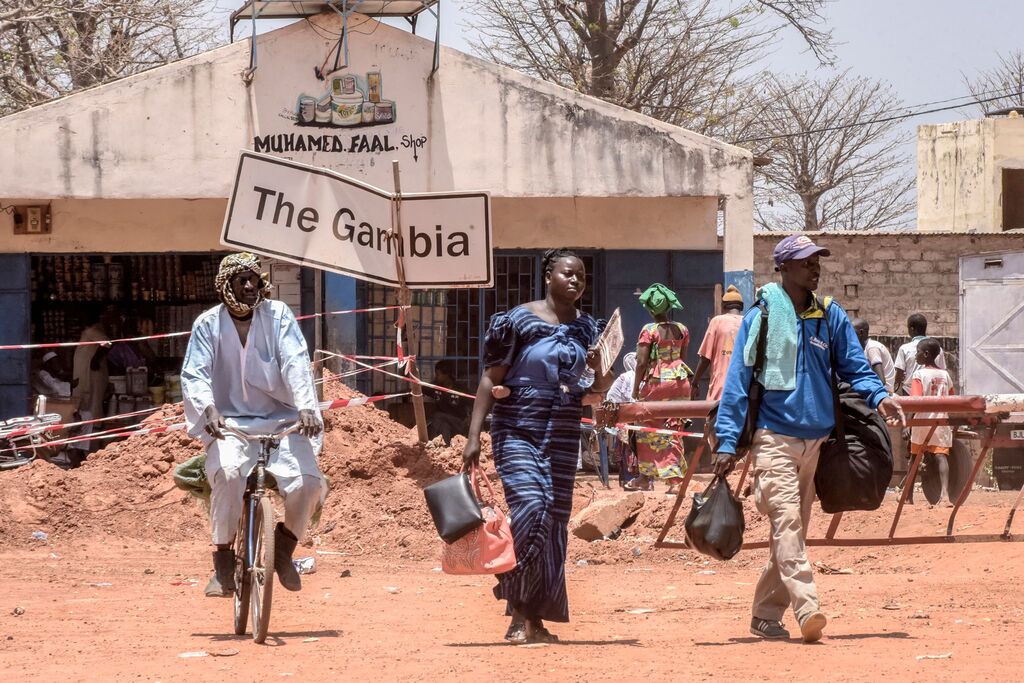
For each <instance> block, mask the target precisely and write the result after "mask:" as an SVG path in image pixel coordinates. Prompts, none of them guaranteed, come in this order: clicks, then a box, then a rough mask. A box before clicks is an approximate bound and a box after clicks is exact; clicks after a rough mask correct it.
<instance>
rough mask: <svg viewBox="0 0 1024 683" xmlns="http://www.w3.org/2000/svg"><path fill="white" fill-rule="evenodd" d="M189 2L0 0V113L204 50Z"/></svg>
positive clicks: (199, 9) (204, 29)
mask: <svg viewBox="0 0 1024 683" xmlns="http://www.w3.org/2000/svg"><path fill="white" fill-rule="evenodd" d="M211 12H212V8H211V7H209V6H208V5H206V4H204V3H197V2H193V1H192V0H0V115H2V114H6V113H10V112H12V111H17V110H19V109H23V108H25V107H29V106H32V105H33V104H36V103H39V102H43V101H45V100H48V99H51V98H53V97H57V96H59V95H63V94H66V93H69V92H72V91H75V90H79V89H81V88H87V87H90V86H93V85H97V84H99V83H103V82H105V81H108V80H111V79H114V78H118V77H121V76H127V75H130V74H133V73H137V72H139V71H142V70H144V69H148V68H150V67H153V66H159V65H160V64H165V63H167V62H170V61H173V60H175V59H181V58H183V57H187V56H189V55H192V54H195V53H197V52H201V51H203V50H205V49H208V48H209V47H211V46H212V45H213V44H215V43H216V41H217V38H218V35H219V34H220V33H221V32H220V31H219V28H218V27H217V26H216V25H215V23H214V22H213V21H212V17H211Z"/></svg>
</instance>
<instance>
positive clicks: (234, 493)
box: [181, 252, 324, 597]
mask: <svg viewBox="0 0 1024 683" xmlns="http://www.w3.org/2000/svg"><path fill="white" fill-rule="evenodd" d="M215 286H216V288H217V293H218V295H219V296H220V299H221V302H222V303H221V304H219V305H217V306H215V307H213V308H211V309H210V310H208V311H205V312H204V313H203V314H202V315H200V316H199V317H198V318H197V319H196V321H195V323H194V324H193V326H192V336H191V338H190V339H189V344H188V350H187V351H186V353H185V362H184V365H183V367H182V370H181V388H182V394H183V398H184V405H185V420H186V422H187V425H188V430H189V434H191V435H192V436H195V437H198V438H200V439H201V440H202V441H203V445H204V446H205V448H206V455H207V457H206V478H207V480H208V481H209V482H210V486H211V488H212V492H211V495H210V521H211V527H212V535H213V544H214V545H215V546H216V548H217V549H216V551H215V552H214V553H213V567H214V574H213V576H212V577H211V578H210V582H209V583H208V584H207V586H206V595H207V596H208V597H230V596H231V595H232V594H233V592H234V590H235V578H234V571H235V551H234V549H233V542H234V537H235V533H236V530H237V529H238V522H239V519H240V518H241V515H242V497H243V494H244V491H245V482H246V479H247V477H248V476H249V472H250V471H251V470H252V468H253V466H254V464H255V462H256V456H257V452H258V444H255V443H250V442H247V441H243V440H242V439H240V438H238V437H237V436H235V435H233V434H231V433H229V432H227V431H225V427H226V426H229V425H230V426H232V427H236V428H240V429H242V430H243V431H248V432H253V431H257V432H273V431H275V430H276V429H278V428H279V427H280V426H281V425H282V424H285V423H289V422H296V421H298V422H299V424H300V429H299V430H298V432H295V433H292V434H290V435H288V436H287V437H285V438H284V439H282V440H281V445H280V448H279V449H278V450H277V451H276V452H275V453H274V454H272V455H271V457H270V462H269V465H268V467H267V471H268V472H269V473H270V474H272V475H274V479H275V480H276V482H277V489H278V491H279V492H280V493H281V495H282V496H283V497H284V509H285V515H284V522H283V523H278V525H277V527H276V529H275V532H274V536H275V539H274V571H275V572H276V573H277V576H278V577H279V578H280V581H281V585H282V586H284V587H285V588H286V589H288V590H291V591H297V590H300V589H301V588H302V581H301V579H300V578H299V573H298V571H297V570H296V569H295V566H294V565H293V564H292V554H293V553H294V552H295V545H296V544H297V543H298V540H299V538H301V536H302V534H303V532H304V531H305V529H306V526H307V525H308V524H309V520H310V518H311V517H312V515H313V512H314V511H315V509H316V506H317V504H318V503H319V502H320V500H321V491H322V490H323V488H324V484H323V475H322V474H321V473H320V468H319V467H318V466H317V461H316V458H317V454H318V453H319V452H320V447H321V445H322V437H321V436H320V433H321V431H322V428H323V424H322V422H321V419H320V406H319V404H318V402H317V396H316V391H315V389H314V384H313V374H312V371H311V369H310V363H309V353H308V351H307V348H306V341H305V339H304V338H303V336H302V333H301V332H300V331H299V325H298V323H297V322H296V320H295V316H294V315H292V312H291V310H290V309H289V308H288V306H287V305H285V304H284V303H282V302H280V301H273V300H270V299H267V298H266V295H267V294H268V293H269V290H270V285H269V282H268V280H267V278H266V276H261V275H260V261H259V258H258V257H256V256H255V255H253V254H250V253H245V252H243V253H239V254H232V255H230V256H227V257H225V258H224V259H223V260H222V261H221V264H220V270H219V272H218V273H217V277H216V279H215Z"/></svg>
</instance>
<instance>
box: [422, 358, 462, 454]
mask: <svg viewBox="0 0 1024 683" xmlns="http://www.w3.org/2000/svg"><path fill="white" fill-rule="evenodd" d="M433 384H436V385H437V386H439V387H444V388H445V389H451V390H452V391H459V392H462V393H466V390H465V389H464V388H463V387H462V386H460V385H459V383H458V382H456V381H455V366H454V364H453V363H452V362H451V361H450V360H448V359H443V360H439V361H437V363H435V364H434V381H433ZM423 393H424V394H426V395H427V396H429V397H430V398H432V399H433V400H434V411H433V413H432V414H431V416H430V421H429V422H428V423H427V428H428V432H429V435H430V438H435V437H437V436H440V437H441V439H442V440H444V443H445V445H447V444H450V443H451V442H452V437H454V436H455V435H456V434H462V435H465V434H466V432H467V431H468V429H469V410H470V408H469V401H470V400H471V399H468V398H466V397H465V396H459V395H458V394H453V393H450V392H447V391H440V390H438V389H431V388H430V387H426V388H424V390H423Z"/></svg>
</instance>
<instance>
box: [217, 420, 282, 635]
mask: <svg viewBox="0 0 1024 683" xmlns="http://www.w3.org/2000/svg"><path fill="white" fill-rule="evenodd" d="M298 429H299V423H298V422H296V423H294V424H293V425H292V426H290V427H288V428H287V429H285V430H284V431H281V432H277V433H275V434H246V433H245V432H243V431H241V430H239V429H236V428H234V427H230V426H225V427H223V430H224V431H225V432H229V433H231V434H234V435H235V436H237V437H238V438H240V439H242V440H243V441H258V442H259V444H260V452H259V454H258V455H257V456H256V465H255V466H254V467H253V469H252V472H251V473H249V478H248V479H247V480H246V484H245V493H244V494H243V498H242V518H241V519H240V520H239V521H238V533H237V534H235V596H234V628H235V635H238V636H241V635H245V625H246V621H247V616H249V617H251V619H252V639H253V641H254V642H255V643H262V642H263V641H265V640H266V639H267V629H268V628H269V626H270V606H271V600H272V599H273V593H274V506H273V505H272V504H271V502H270V496H269V495H267V494H268V491H267V487H266V467H267V462H268V461H269V460H270V454H271V453H272V452H273V451H274V449H276V448H277V447H278V446H280V445H281V439H282V438H283V437H285V436H287V435H289V434H291V433H292V432H294V431H296V430H298ZM247 612H248V613H249V614H248V615H247V614H246V613H247Z"/></svg>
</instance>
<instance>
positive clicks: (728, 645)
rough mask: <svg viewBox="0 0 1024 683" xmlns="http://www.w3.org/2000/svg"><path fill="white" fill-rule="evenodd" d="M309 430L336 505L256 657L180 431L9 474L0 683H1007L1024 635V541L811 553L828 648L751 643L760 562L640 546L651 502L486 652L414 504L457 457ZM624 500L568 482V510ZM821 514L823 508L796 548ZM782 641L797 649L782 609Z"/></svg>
mask: <svg viewBox="0 0 1024 683" xmlns="http://www.w3.org/2000/svg"><path fill="white" fill-rule="evenodd" d="M334 392H335V395H336V396H350V395H356V394H354V392H351V391H350V390H348V389H346V388H344V387H335V388H334ZM179 420H180V409H176V408H174V407H172V406H166V407H165V408H164V410H162V411H161V412H160V413H158V414H156V415H154V416H153V417H152V418H150V420H149V421H151V422H156V423H161V422H166V423H174V422H176V421H179ZM326 429H327V434H326V438H325V445H324V450H323V453H322V454H321V458H320V463H321V468H322V469H323V471H324V472H325V474H327V475H328V476H329V477H330V480H331V487H332V491H331V495H330V497H329V498H328V500H327V503H326V505H325V508H324V511H323V516H322V519H321V523H320V526H319V527H318V528H317V529H316V530H315V531H314V532H313V533H312V534H310V535H309V536H308V538H307V539H306V541H305V543H304V545H303V546H302V547H300V549H299V551H298V553H297V555H299V556H310V555H312V556H315V557H316V559H317V564H318V569H317V572H316V573H315V574H312V575H307V576H305V577H303V582H304V585H305V588H304V590H303V591H302V592H301V593H298V594H294V593H288V592H287V591H284V590H282V589H280V588H278V589H277V591H276V592H275V601H274V607H273V612H272V618H271V625H270V630H271V635H270V637H269V638H268V640H267V643H266V644H265V645H255V644H253V643H252V641H251V639H249V638H248V637H236V636H234V635H232V634H231V602H230V601H228V600H218V599H209V598H205V597H203V595H202V589H203V587H204V586H205V584H206V581H207V579H208V577H209V572H210V555H209V552H210V547H209V545H207V533H208V531H207V521H206V519H205V512H204V510H203V508H202V507H201V506H200V505H199V504H197V503H196V502H195V501H194V500H192V499H191V498H190V497H189V496H188V495H187V494H185V493H184V492H183V491H181V490H179V489H177V488H175V486H174V483H173V479H172V475H173V471H174V466H175V465H176V464H178V463H181V462H183V461H184V460H186V459H188V458H189V457H192V456H193V455H195V454H196V453H198V452H199V445H198V443H196V442H195V441H193V440H192V439H190V438H189V437H188V436H187V435H186V434H185V433H184V432H171V433H166V434H151V435H147V436H139V437H133V438H131V439H127V440H125V441H122V442H119V443H115V444H111V445H109V446H108V447H107V448H105V449H103V450H102V451H100V452H98V453H95V454H93V455H91V456H90V457H89V459H88V460H87V461H86V462H85V464H84V465H83V466H82V467H81V468H79V469H76V470H71V471H63V470H60V469H58V468H56V467H54V466H52V465H49V464H48V463H45V462H36V463H33V464H32V465H30V466H27V467H23V468H20V469H17V470H14V471H11V472H5V473H3V475H2V476H0V671H2V672H3V673H2V674H0V680H33V681H34V680H40V681H61V682H62V683H65V682H69V681H129V680H130V681H219V682H224V683H227V682H233V681H254V680H278V679H285V680H287V679H293V680H304V681H321V680H343V681H370V680H372V681H378V682H379V681H393V680H394V681H406V680H410V681H419V680H433V681H448V680H474V679H475V680H488V681H489V680H495V679H500V680H508V681H520V680H525V681H532V680H538V681H539V680H544V681H624V680H640V679H646V680H657V681H661V680H684V681H691V680H693V681H701V680H711V679H714V680H716V681H733V680H738V679H742V678H750V677H756V679H757V680H764V681H787V682H789V681H793V680H801V681H829V683H835V682H847V681H850V682H855V681H865V682H866V681H871V682H874V681H878V680H881V679H883V678H884V679H895V680H900V681H929V682H930V683H934V682H941V681H957V682H961V681H1000V682H1002V681H1019V680H1021V678H1022V677H1021V674H1020V671H1021V667H1020V664H1019V662H1018V661H1017V658H1016V657H1015V656H1014V655H1013V654H1012V652H1013V645H1014V644H1015V643H1016V642H1017V637H1018V635H1019V634H1020V633H1021V625H1022V623H1024V592H1022V591H1021V590H1020V588H1019V580H1020V574H1021V572H1020V568H1021V567H1022V566H1024V546H1022V545H1021V544H1019V543H974V544H968V543H963V544H942V545H928V546H903V547H869V548H827V549H826V548H812V549H811V559H812V561H813V562H815V563H818V571H819V574H818V577H817V580H818V586H819V591H820V594H821V599H822V607H823V609H824V611H825V612H826V614H827V615H828V616H829V618H830V624H829V626H828V629H827V630H826V637H825V639H824V640H823V641H822V642H821V643H820V644H816V645H802V644H800V643H799V642H798V641H797V640H792V641H789V642H771V643H769V642H763V641H760V640H758V639H756V638H754V637H752V636H750V634H749V632H748V627H749V622H750V614H749V603H750V599H751V596H752V593H753V590H754V582H755V581H756V580H757V576H758V573H759V568H760V567H761V566H762V565H763V563H764V561H765V555H766V551H763V550H759V551H744V552H741V553H740V555H738V556H737V557H736V558H734V559H733V560H732V561H730V562H728V563H721V562H713V561H709V560H706V559H705V558H703V557H702V556H699V555H697V554H695V553H693V552H690V551H675V550H656V549H654V548H653V543H654V539H655V537H656V536H657V533H658V531H659V529H660V527H661V525H662V523H663V522H664V520H665V518H666V517H667V515H668V511H669V507H670V505H671V502H672V500H673V499H670V498H668V497H666V496H665V495H663V493H660V492H659V493H649V494H645V504H644V506H643V508H642V509H641V511H640V513H639V515H638V517H637V519H636V521H635V522H634V523H633V524H632V525H630V526H628V528H626V529H624V530H623V532H622V534H621V535H620V536H618V537H617V538H616V539H615V540H609V541H598V542H594V543H587V542H585V541H583V540H581V539H578V538H575V537H570V543H569V558H568V563H567V572H568V582H569V600H570V613H571V617H572V622H571V623H569V624H554V625H551V629H552V631H553V632H555V633H556V634H558V635H559V636H560V637H561V638H562V642H561V643H560V644H557V645H535V646H526V647H520V648H514V647H512V646H509V645H507V644H506V643H505V642H504V641H503V640H502V636H503V634H504V632H505V628H506V626H507V620H506V618H505V617H504V616H503V607H502V606H501V605H500V604H499V603H498V602H497V601H496V600H494V598H493V596H492V594H491V586H492V585H493V579H491V578H490V577H452V576H446V575H444V574H442V573H441V572H440V568H439V566H438V565H439V562H438V560H437V556H438V552H439V545H440V541H439V540H438V538H437V535H436V532H435V531H434V529H433V526H432V524H431V522H430V517H429V514H428V513H427V511H426V506H425V504H424V502H423V494H422V487H423V486H424V485H426V484H429V483H431V482H433V481H436V480H437V479H439V478H441V477H443V476H446V475H447V474H448V473H451V472H454V471H456V470H457V468H458V466H459V463H460V458H459V453H460V452H461V443H459V442H456V443H454V444H453V445H452V446H450V447H443V446H436V445H435V446H428V447H422V446H420V445H419V444H417V443H415V437H414V435H413V434H412V433H411V432H410V431H409V430H408V429H406V428H404V427H402V426H401V425H398V424H396V423H394V422H392V421H391V420H390V419H388V417H387V414H386V413H384V412H383V411H380V410H377V409H375V408H372V407H368V406H364V407H355V408H349V409H345V410H340V411H332V412H331V413H328V414H327V416H326ZM484 450H485V453H486V451H487V447H486V444H485V449H484ZM496 483H497V482H496ZM499 495H500V486H499ZM618 495H622V494H621V493H620V492H619V491H618V490H612V491H604V490H602V489H600V488H599V487H598V486H596V482H595V480H594V477H593V476H592V475H587V476H582V477H580V478H579V480H578V482H577V487H576V491H575V501H574V509H575V510H581V509H583V508H584V507H586V506H587V505H588V504H589V503H591V501H593V500H594V499H595V498H603V497H608V496H618ZM919 499H920V500H923V496H921V497H920V498H919ZM1012 500H1013V495H1012V494H1009V493H1000V492H995V491H986V490H981V489H976V490H974V491H973V492H972V494H971V497H970V498H969V500H968V502H967V505H966V506H965V507H964V509H963V510H961V512H960V515H959V516H958V517H957V520H956V526H955V530H956V533H958V534H977V533H986V534H998V533H1000V532H1001V531H1002V529H1003V525H1004V523H1005V517H1006V510H1007V509H1008V507H1009V505H1010V504H1011V503H1012ZM895 506H896V503H895V499H894V498H893V497H892V496H890V499H889V500H887V501H886V502H885V503H884V505H883V507H882V508H881V509H880V510H878V511H876V512H872V513H858V514H853V515H848V516H847V517H846V518H844V519H843V524H842V526H841V527H840V530H839V534H838V536H839V537H840V538H854V537H860V538H863V537H868V536H872V537H877V536H885V534H886V533H887V531H888V528H889V524H890V522H891V518H892V514H893V511H894V509H895ZM745 508H746V518H747V533H746V539H747V540H748V541H757V540H764V539H765V538H766V533H767V531H766V523H765V520H764V519H762V518H761V517H760V516H759V515H758V514H757V513H756V511H755V510H753V507H752V505H751V501H750V500H749V499H748V500H746V501H745ZM278 509H279V510H280V509H281V508H280V506H278ZM685 509H688V504H687V507H686V508H684V512H685ZM947 516H948V510H946V509H944V508H934V509H930V508H928V507H927V506H926V505H921V504H919V505H917V506H915V507H912V508H907V510H906V512H905V513H904V517H903V521H902V522H901V524H900V535H902V536H911V535H918V534H924V535H938V534H940V533H942V532H944V530H945V525H946V518H947ZM828 521H829V517H828V516H826V515H824V514H822V513H820V511H816V513H815V519H814V522H813V528H812V534H811V535H812V537H814V536H822V535H823V534H824V531H825V528H826V527H827V524H828ZM1020 524H1024V519H1022V520H1019V522H1018V525H1020ZM34 532H42V533H44V534H46V538H45V540H38V539H36V538H33V534H34ZM680 537H681V531H679V530H677V531H675V532H674V533H673V534H672V535H671V536H670V538H675V539H679V538H680ZM787 625H788V626H789V627H790V628H791V629H792V630H793V631H794V632H796V628H795V625H794V623H793V619H792V617H791V616H789V617H787ZM196 653H198V655H199V656H195V655H196ZM186 654H191V655H193V656H183V655H186Z"/></svg>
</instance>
